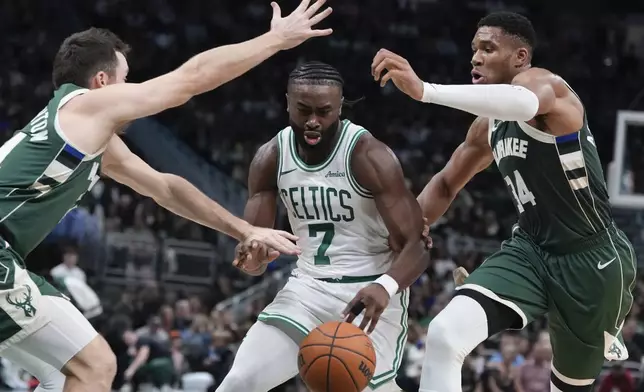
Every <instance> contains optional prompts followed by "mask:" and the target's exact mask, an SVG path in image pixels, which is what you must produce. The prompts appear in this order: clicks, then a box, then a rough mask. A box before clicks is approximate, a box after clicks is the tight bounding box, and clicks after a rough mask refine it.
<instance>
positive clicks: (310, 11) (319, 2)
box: [304, 0, 326, 19]
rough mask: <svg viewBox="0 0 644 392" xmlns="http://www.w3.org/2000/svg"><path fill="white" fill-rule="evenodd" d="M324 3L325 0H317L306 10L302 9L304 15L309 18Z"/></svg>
mask: <svg viewBox="0 0 644 392" xmlns="http://www.w3.org/2000/svg"><path fill="white" fill-rule="evenodd" d="M324 3H326V0H317V1H316V2H315V3H313V4H312V5H311V6H310V7H309V8H307V9H306V11H304V17H305V18H307V19H311V18H312V17H313V15H315V14H316V13H317V12H318V11H319V10H320V8H321V7H322V5H324Z"/></svg>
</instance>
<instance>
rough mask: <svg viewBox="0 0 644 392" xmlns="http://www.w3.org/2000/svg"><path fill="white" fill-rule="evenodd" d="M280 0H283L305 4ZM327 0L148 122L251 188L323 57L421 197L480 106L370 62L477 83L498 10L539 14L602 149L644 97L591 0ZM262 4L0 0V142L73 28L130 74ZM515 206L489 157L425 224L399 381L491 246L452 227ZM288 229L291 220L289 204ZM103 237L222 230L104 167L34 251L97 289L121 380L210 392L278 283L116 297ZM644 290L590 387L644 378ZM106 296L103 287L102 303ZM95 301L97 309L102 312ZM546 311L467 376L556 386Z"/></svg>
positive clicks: (466, 229) (544, 43)
mask: <svg viewBox="0 0 644 392" xmlns="http://www.w3.org/2000/svg"><path fill="white" fill-rule="evenodd" d="M280 3H281V4H282V8H283V9H285V10H290V9H292V8H293V7H294V5H295V3H296V1H295V0H290V1H283V2H280ZM540 3H544V2H540ZM545 3H547V2H545ZM332 5H333V7H334V10H335V12H334V15H333V17H332V18H330V20H329V22H328V23H327V25H328V26H329V27H333V28H334V30H335V34H334V35H333V36H331V37H329V38H326V39H318V40H314V41H311V42H308V43H306V44H304V45H303V46H302V47H300V48H297V49H295V50H292V51H289V52H285V53H280V54H278V55H277V56H276V57H275V58H273V59H270V60H268V61H267V62H266V63H264V64H262V65H261V66H259V67H258V68H256V69H254V70H252V71H251V72H249V73H248V74H247V75H244V76H243V77H241V78H239V79H237V80H235V81H232V82H231V83H229V84H227V85H225V86H222V87H221V88H219V89H218V90H217V91H216V92H214V93H209V94H206V95H204V96H201V97H197V98H195V99H193V100H191V101H190V102H189V103H188V104H186V105H184V106H183V107H181V108H178V109H173V110H170V111H168V112H165V113H163V114H161V115H159V116H157V118H156V119H157V120H158V121H160V122H161V123H163V124H164V125H165V126H167V127H169V128H170V129H172V130H173V131H174V132H176V134H177V135H178V136H179V137H180V138H181V139H182V140H184V141H185V142H187V143H188V144H189V145H190V146H191V147H192V148H193V149H194V151H195V153H196V154H198V155H200V156H201V157H203V158H205V159H207V160H208V161H209V162H210V163H211V164H213V165H215V166H216V167H218V168H219V169H220V170H222V171H223V172H225V173H227V174H228V175H229V176H230V178H231V179H232V180H233V181H238V182H240V183H242V184H245V183H246V176H247V172H248V167H249V163H250V160H251V159H252V157H253V154H254V153H255V151H256V150H257V148H258V146H259V145H261V144H262V143H264V142H266V141H267V140H269V139H270V138H271V137H272V136H273V135H274V134H275V133H276V132H277V131H278V130H280V129H282V128H284V127H285V126H286V125H287V124H288V121H287V113H286V110H285V97H284V94H285V89H286V80H287V77H288V73H289V72H290V71H291V70H292V69H293V68H294V67H295V65H296V64H297V63H298V62H299V61H303V60H319V61H324V62H327V63H330V64H332V65H334V66H336V67H337V68H338V69H339V70H340V72H341V73H342V75H343V77H344V80H345V97H347V98H348V99H355V98H360V97H365V99H364V100H363V101H362V102H360V103H358V104H357V105H355V106H354V107H353V108H351V109H349V110H347V111H346V112H345V113H343V115H344V116H346V117H349V118H350V119H351V120H352V121H354V122H356V123H359V124H361V125H363V126H365V127H366V128H367V129H369V130H370V131H371V132H372V133H373V134H374V135H376V136H377V137H378V138H380V139H381V140H382V141H384V142H385V143H387V144H388V145H389V146H391V148H392V149H393V150H394V152H395V153H396V154H397V156H398V158H399V159H400V161H401V162H402V164H403V167H404V170H405V174H406V177H407V180H408V185H409V187H410V188H411V189H412V190H413V191H414V192H415V193H418V192H419V191H420V190H421V189H422V187H423V186H424V184H426V182H427V181H428V179H429V178H431V176H432V175H433V174H434V173H436V172H437V171H438V170H440V169H441V168H442V167H443V166H444V164H445V163H446V161H447V160H448V159H449V157H450V154H451V152H452V151H453V150H454V149H455V147H456V146H457V145H458V144H459V143H460V142H461V141H462V139H463V137H464V135H465V132H466V130H467V128H468V126H469V122H470V121H471V116H469V115H467V114H464V113H460V112H458V111H455V110H449V109H443V108H439V107H429V106H427V105H422V104H418V103H415V102H412V101H411V100H410V99H407V98H406V97H404V96H402V94H400V93H399V92H397V91H396V89H395V88H393V86H390V85H389V86H386V87H385V88H380V87H379V86H378V85H377V84H376V83H374V81H373V79H372V78H371V75H370V72H369V67H370V64H371V59H372V57H373V55H374V54H375V52H376V51H377V50H378V49H379V48H381V47H385V48H388V49H390V50H393V51H396V52H398V53H400V54H401V55H403V56H405V57H406V58H408V59H409V61H410V62H411V63H412V65H413V66H414V68H415V69H416V71H417V73H418V74H419V75H420V76H421V77H422V78H423V79H425V80H431V81H433V82H437V83H469V80H470V76H469V72H470V68H471V67H470V65H469V59H470V44H469V43H470V41H471V38H472V35H473V33H474V31H475V26H476V22H477V21H478V19H479V18H480V17H482V16H483V15H484V14H485V13H487V12H489V11H493V10H496V9H498V8H506V9H508V8H509V9H512V10H515V11H519V12H522V13H524V14H526V15H527V16H529V17H530V18H531V19H532V21H533V23H534V24H535V28H536V30H537V33H538V38H539V46H538V48H537V51H536V55H535V64H534V65H536V66H544V67H547V68H550V69H552V70H553V71H555V72H557V73H559V74H560V75H562V76H563V77H564V78H565V79H566V80H567V81H568V83H569V84H570V85H571V86H572V87H573V88H574V89H575V91H576V92H577V93H578V94H579V95H580V96H581V98H582V100H583V102H584V104H585V106H586V109H587V113H588V118H589V122H590V125H591V128H592V131H593V133H594V136H595V139H596V143H597V146H598V148H599V152H600V156H601V158H602V161H603V162H604V163H608V162H609V160H610V158H611V153H612V148H613V135H614V126H615V125H614V124H615V113H616V110H618V109H625V108H629V109H632V110H637V109H643V105H642V102H641V100H640V96H641V93H642V89H643V88H644V77H643V76H644V75H642V73H643V72H644V68H643V67H641V59H640V58H638V56H637V52H636V47H635V45H633V44H630V43H628V40H627V37H628V32H627V29H628V23H624V22H623V20H624V15H618V14H611V13H609V12H602V13H599V12H592V11H591V10H588V12H586V13H584V15H583V16H582V15H580V14H579V13H576V12H574V10H571V11H570V12H568V11H565V10H564V11H560V10H558V9H555V8H550V7H553V6H552V5H548V4H534V5H530V6H526V7H520V6H517V5H513V6H512V7H507V6H505V5H504V4H503V3H502V2H491V1H469V2H454V1H441V0H397V1H387V2H381V3H379V4H378V6H377V7H365V6H364V5H362V6H361V5H360V4H358V2H351V1H342V2H333V4H332ZM269 18H270V7H268V4H267V2H266V0H248V1H244V2H233V1H219V2H203V1H198V0H184V1H181V2H175V1H170V0H146V1H127V0H94V1H86V0H57V1H56V2H43V1H38V0H24V1H19V2H17V1H5V2H0V36H2V40H3V45H0V53H1V54H0V56H1V57H2V58H3V67H1V68H0V92H1V93H0V137H2V140H5V139H6V138H7V137H8V136H9V135H11V133H12V132H14V131H15V130H16V129H19V128H21V127H22V126H23V125H24V124H25V123H27V122H28V121H29V120H30V118H31V116H33V115H34V114H35V113H37V112H38V111H39V110H40V109H41V108H42V106H43V105H44V104H45V103H46V101H47V100H48V99H49V96H50V94H51V82H50V73H51V62H52V59H53V57H54V53H55V51H56V50H57V48H58V46H59V44H60V42H62V40H63V39H64V38H65V37H66V36H67V35H69V34H71V33H73V32H74V31H78V30H82V29H85V28H87V27H89V26H98V27H106V28H109V29H111V30H113V31H114V32H116V33H117V34H119V35H120V36H121V37H122V38H123V39H124V40H125V41H127V42H128V43H129V44H130V45H131V46H132V47H133V52H132V55H131V56H130V58H129V63H130V69H131V72H130V75H129V77H128V79H129V80H131V81H135V82H136V81H142V80H145V79H148V78H150V77H153V76H156V75H159V74H161V73H163V72H167V71H170V70H171V69H173V68H174V67H176V66H178V65H180V64H181V62H182V61H185V60H186V59H187V58H189V56H191V55H193V54H195V53H197V52H199V51H202V50H205V49H207V48H210V47H213V46H219V45H224V44H229V43H234V42H239V41H242V40H245V39H249V38H251V37H253V36H255V35H259V34H261V33H263V32H264V31H266V29H267V28H268V20H269ZM643 141H644V139H640V138H636V139H634V142H633V143H631V144H630V145H629V148H630V149H631V151H634V152H633V153H630V155H629V156H628V162H627V165H626V166H627V167H628V168H629V169H630V170H631V172H632V173H633V176H632V177H633V179H632V181H633V183H634V185H633V188H634V189H638V190H641V189H644V181H640V180H641V178H644V160H643V158H642V157H643V156H644V155H642V154H641V153H637V151H642V149H644V145H643V144H644V143H643ZM515 219H516V215H515V211H514V208H513V205H512V203H511V202H510V200H509V198H508V196H507V192H506V189H505V186H504V185H503V184H502V181H501V179H500V176H498V174H497V173H496V169H495V168H494V167H492V168H490V169H488V170H486V171H485V172H483V173H481V174H480V175H478V176H477V177H476V178H475V179H474V181H473V182H472V183H471V184H470V185H468V186H467V187H466V189H465V190H464V191H463V192H462V193H461V194H460V195H459V197H458V199H457V200H456V201H455V203H454V205H453V206H452V208H450V210H449V212H448V213H447V214H446V215H445V216H444V218H442V219H441V221H440V222H438V224H437V225H435V227H433V228H432V233H433V235H434V236H436V238H437V241H435V249H434V250H433V252H434V254H433V257H432V259H433V260H434V263H433V264H432V267H431V268H430V269H429V270H428V271H427V273H426V274H425V275H423V276H422V277H421V278H420V279H419V280H418V282H416V284H415V285H414V286H413V288H412V297H411V304H410V323H409V325H410V328H409V337H408V343H407V349H406V355H405V359H404V361H403V366H402V367H401V369H400V377H399V381H400V384H401V386H404V388H405V390H406V391H416V390H417V388H418V380H419V377H420V367H421V365H422V357H423V355H424V347H423V340H424V329H425V328H426V326H427V324H428V323H429V321H430V320H431V319H432V317H434V316H435V315H436V314H437V313H438V312H439V311H440V310H441V309H442V308H443V307H444V306H445V304H446V303H447V302H448V301H449V299H450V296H451V293H452V291H453V289H454V284H453V282H452V279H451V272H452V270H453V269H454V268H455V267H457V266H464V267H465V268H466V269H468V270H470V271H471V270H472V269H474V268H475V267H476V266H477V265H479V264H480V263H481V261H482V259H483V257H484V253H483V252H481V251H480V250H477V249H476V248H473V249H472V250H471V251H466V252H453V248H454V247H450V246H448V243H449V240H450V238H454V236H458V235H464V236H468V237H471V238H483V239H492V240H501V239H503V238H504V237H507V236H508V234H509V230H510V227H511V224H512V223H513V222H514V221H515ZM278 225H279V226H280V227H281V228H286V229H288V222H287V220H286V219H284V216H282V217H281V218H280V219H279V222H278ZM109 233H126V234H127V235H128V236H130V237H132V238H138V239H141V240H149V241H158V240H159V239H163V238H178V239H185V240H192V241H203V242H211V243H215V242H216V239H217V235H216V234H215V233H213V232H212V231H210V230H206V229H204V228H202V227H200V226H198V225H196V224H192V223H190V222H187V221H185V220H184V219H181V218H178V217H175V216H173V215H172V214H170V213H168V212H166V211H164V210H162V209H160V208H159V207H157V206H156V205H155V204H154V203H153V202H152V201H151V200H147V199H144V198H142V197H140V196H138V195H136V194H134V193H133V192H131V191H129V190H128V189H126V188H124V187H122V186H120V185H118V184H115V183H114V182H112V181H109V180H102V181H100V182H99V184H98V185H97V186H96V187H95V188H94V189H93V191H92V193H91V195H88V197H87V199H86V200H85V201H84V203H83V205H82V207H81V208H79V209H77V210H76V211H75V212H74V213H73V214H70V215H69V216H68V217H66V218H65V219H64V220H63V221H62V222H61V224H60V225H59V227H58V228H57V229H56V231H55V232H54V233H53V234H52V236H50V238H49V241H48V242H47V243H46V244H44V245H43V247H42V248H43V249H46V251H42V250H41V253H42V252H45V253H47V252H48V253H47V254H50V255H51V254H53V255H59V256H60V261H61V264H60V265H58V266H54V265H49V266H47V265H42V263H39V264H38V265H39V267H41V269H42V270H43V271H50V275H51V277H52V279H57V280H58V281H61V280H62V281H63V282H67V283H68V285H69V286H70V287H82V290H80V291H79V289H77V292H76V294H77V295H76V296H74V295H73V294H74V289H70V290H71V291H72V297H78V298H85V295H89V294H87V292H88V291H87V290H89V291H90V292H91V293H94V296H92V295H89V297H91V298H92V300H93V302H92V301H86V302H87V303H83V301H82V300H77V301H76V302H77V304H78V305H79V306H85V307H87V308H88V309H93V310H91V311H89V310H88V313H87V315H88V317H90V318H91V319H92V321H93V322H94V323H95V325H96V326H97V328H98V329H99V330H101V332H102V333H103V334H104V335H105V336H106V337H107V338H108V340H109V342H110V344H111V346H112V347H113V349H114V351H115V352H116V354H117V357H118V361H119V372H118V376H117V380H115V385H114V387H115V389H116V388H120V387H121V386H122V385H124V384H132V385H134V386H135V387H136V386H137V385H142V384H150V383H151V384H153V385H154V386H156V387H161V386H164V385H183V388H184V389H186V390H188V389H189V388H188V387H187V386H186V385H188V384H190V385H209V388H210V389H211V390H214V388H215V387H216V385H217V383H218V382H219V381H221V380H222V378H223V377H224V376H225V374H226V372H227V370H228V369H229V367H230V364H231V363H232V360H233V358H234V353H235V349H236V347H237V346H238V344H239V343H240V341H241V339H242V338H243V336H244V334H245V332H246V331H247V330H248V328H249V327H250V325H252V323H253V322H254V321H255V319H256V316H257V314H258V313H259V311H260V310H261V309H262V308H263V306H264V305H266V304H267V303H268V302H269V301H270V300H271V298H272V295H273V294H274V292H275V290H276V289H277V288H278V287H279V285H278V284H276V285H271V286H270V287H269V288H268V289H266V292H265V295H263V296H260V297H259V298H257V299H255V300H254V301H252V303H251V304H250V305H249V306H248V307H247V309H245V310H244V312H242V314H243V316H242V317H240V316H239V315H238V314H236V313H233V312H232V311H230V310H228V309H227V308H225V309H224V310H218V308H214V306H215V305H216V304H218V303H221V302H222V301H224V300H225V299H228V298H230V297H232V296H233V295H235V294H236V293H238V292H240V291H242V290H244V289H246V288H248V287H249V286H251V285H253V284H256V283H259V282H261V281H262V278H249V277H246V276H242V275H241V274H240V273H239V272H237V271H236V270H234V269H232V268H229V267H227V266H223V265H222V266H218V267H217V268H218V269H217V274H216V278H215V279H214V281H213V282H212V285H211V287H210V288H209V290H208V292H207V293H206V294H203V295H194V294H191V292H190V290H182V289H177V288H168V287H165V286H161V285H159V283H158V282H155V281H154V279H146V280H144V281H142V282H141V283H140V284H138V285H129V286H127V287H126V288H125V289H124V290H121V291H119V292H118V295H116V296H112V297H110V298H107V297H104V295H103V290H102V288H103V286H104V285H103V282H102V281H101V274H100V273H99V269H97V268H96V267H95V265H94V261H93V260H83V257H82V254H81V255H80V257H79V253H78V249H77V247H75V245H74V244H78V243H79V242H82V241H87V240H88V238H89V239H90V240H91V241H92V242H93V243H99V242H100V241H101V239H102V238H104V237H105V236H106V235H108V234H109ZM61 243H64V244H66V245H65V246H64V247H63V246H60V244H61ZM36 253H38V251H37V252H36ZM79 261H80V267H82V268H80V267H79V266H78V262H79ZM52 268H53V269H52ZM83 269H85V270H86V271H85V272H83ZM79 281H80V282H84V284H83V285H81V284H80V283H78V282H79ZM72 283H76V284H75V285H74V284H72ZM85 283H86V284H85ZM642 290H644V282H642V281H639V282H638V286H637V291H638V297H637V298H638V300H637V301H636V304H635V305H634V307H633V309H632V310H631V315H630V317H629V319H628V322H627V323H626V326H625V327H624V334H625V338H626V339H627V346H628V348H629V351H630V352H631V359H632V360H633V361H634V363H635V364H632V363H630V364H628V363H627V364H622V365H619V366H615V367H610V368H607V371H606V374H605V377H603V379H602V381H601V382H599V383H598V390H599V391H602V392H613V391H621V392H631V391H635V390H644V389H642V387H641V386H639V379H640V371H639V362H640V358H641V357H642V353H643V352H644V351H643V350H644V335H643V334H642V333H643V332H644V313H642V312H640V308H641V306H642V305H644V296H642V295H640V293H641V291H642ZM79 292H81V293H83V295H80V294H79ZM96 293H99V294H101V296H100V299H99V297H97V296H96ZM97 302H98V304H100V305H101V306H100V311H97V310H96V309H97V308H96V306H97ZM545 325H546V322H545V320H542V321H540V322H538V323H536V325H534V326H533V327H531V328H529V329H528V330H526V331H522V332H520V333H505V334H502V335H501V336H497V337H495V338H494V339H491V340H490V341H489V342H486V343H485V344H483V345H481V347H480V348H479V349H477V350H476V351H475V352H474V353H473V354H472V355H471V356H470V357H468V359H467V363H466V366H465V367H464V369H463V384H464V387H463V388H464V389H463V390H464V391H477V392H488V391H489V392H498V391H504V392H513V391H515V392H545V391H548V390H549V382H548V375H549V364H550V356H551V349H550V344H549V338H548V335H547V333H544V329H543V328H544V326H545ZM430 355H431V353H430ZM1 375H2V382H3V383H4V384H6V385H5V386H7V387H16V388H18V387H21V386H22V385H23V384H20V382H23V383H24V387H25V388H28V387H29V385H28V384H29V382H28V381H24V380H23V379H22V378H21V377H19V372H18V370H16V369H12V367H11V364H8V363H5V362H3V363H2V373H1ZM12 383H14V384H12ZM191 383H192V384H191ZM298 388H301V385H299V384H298V383H297V382H296V381H293V382H289V383H287V384H286V385H284V386H283V387H280V388H279V389H276V390H279V391H298ZM636 388H637V389H636Z"/></svg>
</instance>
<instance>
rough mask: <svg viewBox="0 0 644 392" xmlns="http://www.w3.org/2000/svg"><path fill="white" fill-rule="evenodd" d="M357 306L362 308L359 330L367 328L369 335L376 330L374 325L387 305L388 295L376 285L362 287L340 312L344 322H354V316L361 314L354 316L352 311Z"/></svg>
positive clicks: (382, 288)
mask: <svg viewBox="0 0 644 392" xmlns="http://www.w3.org/2000/svg"><path fill="white" fill-rule="evenodd" d="M359 304H362V305H363V306H362V307H363V308H364V316H362V322H361V323H360V329H362V330H364V329H365V328H367V326H369V329H368V330H367V333H371V332H373V330H374V329H375V328H376V324H377V323H378V320H380V315H381V314H382V312H384V311H385V309H387V306H388V305H389V293H388V292H387V290H385V288H384V287H382V286H381V285H379V284H378V283H371V284H370V285H368V286H366V287H364V288H363V289H362V290H360V291H358V293H357V294H356V296H355V297H354V298H353V299H352V300H351V302H349V304H348V305H347V307H346V308H344V310H343V311H342V315H343V316H344V317H345V319H344V321H346V322H348V323H352V322H353V320H355V318H356V316H358V314H360V313H361V312H357V314H356V313H354V312H352V310H354V307H356V306H360V305H359ZM356 309H359V308H356ZM354 311H355V310H354Z"/></svg>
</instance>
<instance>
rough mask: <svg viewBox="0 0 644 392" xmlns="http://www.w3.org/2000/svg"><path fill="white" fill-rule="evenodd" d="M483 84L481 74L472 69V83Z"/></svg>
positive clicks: (483, 79)
mask: <svg viewBox="0 0 644 392" xmlns="http://www.w3.org/2000/svg"><path fill="white" fill-rule="evenodd" d="M483 82H485V76H483V74H482V73H480V72H479V71H477V70H475V69H473V70H472V83H474V84H480V83H483Z"/></svg>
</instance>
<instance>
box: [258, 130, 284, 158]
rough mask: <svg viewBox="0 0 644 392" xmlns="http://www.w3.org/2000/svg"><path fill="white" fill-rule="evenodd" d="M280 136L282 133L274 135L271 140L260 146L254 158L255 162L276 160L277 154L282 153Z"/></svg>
mask: <svg viewBox="0 0 644 392" xmlns="http://www.w3.org/2000/svg"><path fill="white" fill-rule="evenodd" d="M279 138H280V133H278V134H277V135H275V136H273V137H272V138H271V140H269V141H267V142H266V143H264V144H262V145H261V146H259V148H258V149H257V152H256V153H255V157H254V158H253V163H262V162H269V161H271V162H272V161H276V160H277V156H278V155H279V153H280V147H279Z"/></svg>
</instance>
